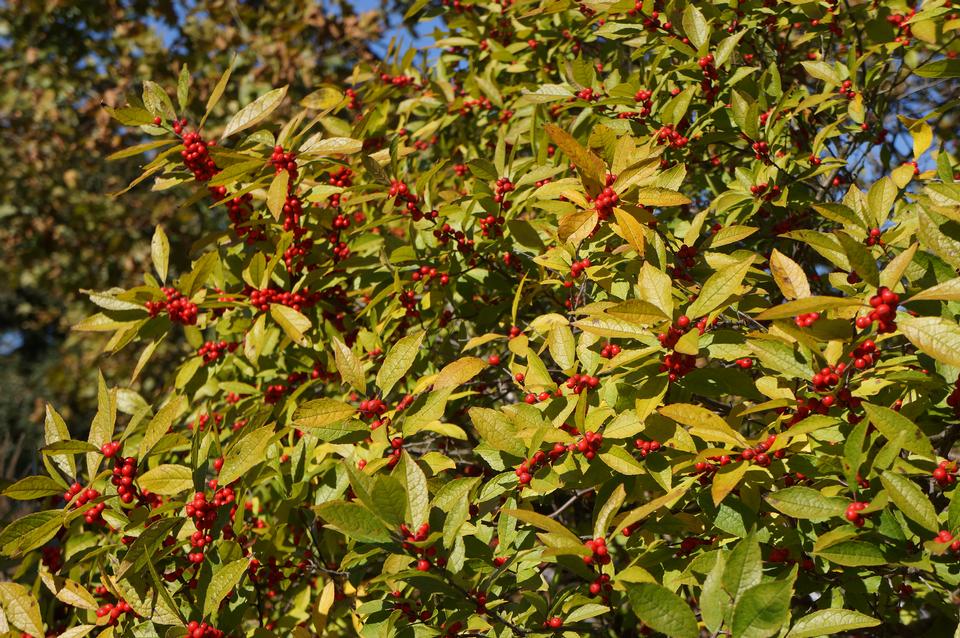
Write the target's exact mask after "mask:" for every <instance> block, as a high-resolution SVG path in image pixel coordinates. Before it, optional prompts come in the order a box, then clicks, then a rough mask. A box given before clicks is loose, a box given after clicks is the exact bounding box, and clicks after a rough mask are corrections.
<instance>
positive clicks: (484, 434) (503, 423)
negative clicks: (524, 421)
mask: <svg viewBox="0 0 960 638" xmlns="http://www.w3.org/2000/svg"><path fill="white" fill-rule="evenodd" d="M469 414H470V421H471V422H472V423H473V427H474V428H476V430H477V433H478V434H479V435H480V440H481V441H483V442H484V443H486V444H487V445H489V446H490V447H492V448H494V449H495V450H500V451H501V452H506V453H507V454H510V455H512V456H518V457H523V455H524V453H525V452H526V448H525V447H524V445H523V441H521V440H520V439H519V438H518V437H517V432H516V430H515V429H514V426H513V424H512V423H511V422H510V421H509V420H508V419H507V417H506V416H504V415H503V414H502V413H500V412H498V411H496V410H491V409H489V408H470V411H469Z"/></svg>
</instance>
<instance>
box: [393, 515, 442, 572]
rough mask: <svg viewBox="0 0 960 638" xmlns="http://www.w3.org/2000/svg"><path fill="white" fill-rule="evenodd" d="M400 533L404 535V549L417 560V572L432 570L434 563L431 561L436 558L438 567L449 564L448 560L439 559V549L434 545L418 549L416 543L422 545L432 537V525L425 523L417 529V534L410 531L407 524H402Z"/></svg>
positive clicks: (440, 557)
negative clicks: (416, 557) (411, 553)
mask: <svg viewBox="0 0 960 638" xmlns="http://www.w3.org/2000/svg"><path fill="white" fill-rule="evenodd" d="M400 533H401V534H402V535H403V548H404V549H405V550H407V551H408V552H413V553H414V555H415V556H419V557H420V558H418V559H417V571H421V572H425V571H428V570H429V569H430V567H431V566H432V563H431V562H430V559H432V558H434V557H436V558H435V561H436V563H437V566H438V567H443V566H444V565H446V564H447V559H445V558H443V557H442V556H439V557H437V548H436V547H435V546H433V545H430V546H429V547H418V546H416V545H414V543H422V542H423V541H425V540H427V537H428V536H430V523H423V524H421V525H420V527H418V528H417V531H416V533H413V532H412V531H410V528H409V527H407V525H406V523H401V524H400Z"/></svg>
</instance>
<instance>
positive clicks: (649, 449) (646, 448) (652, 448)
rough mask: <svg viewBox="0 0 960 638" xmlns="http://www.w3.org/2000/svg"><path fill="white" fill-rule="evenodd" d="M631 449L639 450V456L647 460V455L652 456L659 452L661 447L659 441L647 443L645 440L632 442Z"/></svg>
mask: <svg viewBox="0 0 960 638" xmlns="http://www.w3.org/2000/svg"><path fill="white" fill-rule="evenodd" d="M633 447H635V448H637V449H638V450H640V456H642V457H643V458H647V455H648V454H653V453H654V452H656V451H657V450H659V449H660V448H661V447H662V446H661V445H660V441H647V440H646V439H637V440H636V441H634V442H633Z"/></svg>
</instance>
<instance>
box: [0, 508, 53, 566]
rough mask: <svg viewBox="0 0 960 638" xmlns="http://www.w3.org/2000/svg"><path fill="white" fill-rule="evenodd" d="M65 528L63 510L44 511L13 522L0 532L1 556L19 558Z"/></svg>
mask: <svg viewBox="0 0 960 638" xmlns="http://www.w3.org/2000/svg"><path fill="white" fill-rule="evenodd" d="M62 526H63V511H62V510H44V511H42V512H34V513H32V514H27V515H26V516H23V517H21V518H18V519H17V520H15V521H13V522H12V523H10V524H9V525H7V526H6V527H5V528H3V531H2V532H0V554H3V555H4V556H10V557H17V556H20V555H21V554H24V553H26V552H29V551H31V550H33V549H36V548H37V547H40V546H41V545H43V544H44V543H46V542H47V541H48V540H50V539H51V538H53V537H54V536H55V535H56V533H57V532H59V531H60V528H61V527H62Z"/></svg>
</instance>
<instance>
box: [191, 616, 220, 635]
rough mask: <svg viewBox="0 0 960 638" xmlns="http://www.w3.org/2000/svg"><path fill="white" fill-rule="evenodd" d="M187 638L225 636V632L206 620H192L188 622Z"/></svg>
mask: <svg viewBox="0 0 960 638" xmlns="http://www.w3.org/2000/svg"><path fill="white" fill-rule="evenodd" d="M186 638H223V632H222V631H220V630H219V629H215V628H213V627H211V626H210V625H208V624H207V623H205V622H197V621H196V620H191V621H190V622H189V623H187V635H186Z"/></svg>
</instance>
